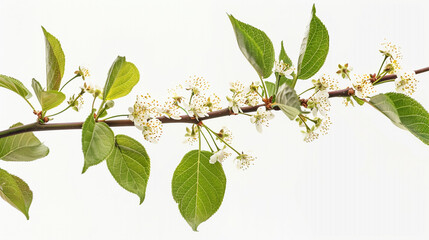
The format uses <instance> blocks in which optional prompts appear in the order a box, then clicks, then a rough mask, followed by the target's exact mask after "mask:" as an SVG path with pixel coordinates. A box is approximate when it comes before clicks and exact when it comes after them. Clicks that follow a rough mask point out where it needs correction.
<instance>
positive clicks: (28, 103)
mask: <svg viewBox="0 0 429 240" xmlns="http://www.w3.org/2000/svg"><path fill="white" fill-rule="evenodd" d="M24 100H25V101H26V102H27V103H28V105H30V107H31V108H32V109H33V111H36V109H34V107H33V105H32V104H31V103H30V101H28V99H26V98H24Z"/></svg>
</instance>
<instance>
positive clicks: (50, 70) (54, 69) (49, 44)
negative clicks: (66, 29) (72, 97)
mask: <svg viewBox="0 0 429 240" xmlns="http://www.w3.org/2000/svg"><path fill="white" fill-rule="evenodd" d="M42 30H43V34H44V35H45V45H46V47H45V51H46V86H47V90H58V89H60V86H61V79H62V78H63V75H64V68H65V64H66V59H65V56H64V52H63V49H62V48H61V44H60V41H58V39H57V38H55V37H54V36H52V34H50V33H49V32H47V31H46V29H45V28H44V27H42Z"/></svg>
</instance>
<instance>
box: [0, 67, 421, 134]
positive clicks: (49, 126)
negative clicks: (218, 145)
mask: <svg viewBox="0 0 429 240" xmlns="http://www.w3.org/2000/svg"><path fill="white" fill-rule="evenodd" d="M428 71H429V67H425V68H421V69H417V70H415V73H416V74H419V73H423V72H428ZM396 77H397V76H396V75H395V74H391V75H386V76H384V77H382V78H381V79H380V80H379V81H378V82H384V81H387V80H392V79H395V78H396ZM351 90H353V89H352V88H345V89H341V90H335V91H330V92H329V97H330V98H332V97H348V96H351V95H352V94H353V92H354V91H351ZM261 106H265V104H259V105H256V106H253V107H250V106H248V107H242V108H241V109H242V111H243V112H244V113H248V112H255V111H256V110H257V109H258V107H261ZM275 110H278V109H275ZM208 114H209V116H208V117H204V118H200V119H199V120H197V119H195V118H191V117H189V116H188V115H183V116H181V117H182V119H180V120H174V119H171V118H167V117H158V119H159V120H160V121H161V122H162V123H198V122H199V121H203V120H208V119H213V118H218V117H225V116H230V115H235V114H234V113H232V112H231V111H230V110H229V108H224V109H221V110H218V111H213V112H209V113H208ZM104 122H105V123H106V124H107V125H109V126H110V127H126V126H134V123H133V122H132V121H130V120H128V119H126V120H108V121H104ZM82 124H83V122H69V123H44V124H43V123H39V122H34V123H30V124H26V125H22V126H19V127H14V128H9V129H6V130H3V131H0V138H3V137H8V136H12V135H16V134H20V133H25V132H37V131H51V130H69V129H81V128H82Z"/></svg>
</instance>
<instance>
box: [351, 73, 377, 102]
mask: <svg viewBox="0 0 429 240" xmlns="http://www.w3.org/2000/svg"><path fill="white" fill-rule="evenodd" d="M352 84H353V88H354V89H355V95H356V97H358V98H366V97H371V96H372V95H374V94H375V93H376V91H375V88H374V85H373V84H372V82H371V80H370V76H369V75H367V74H363V75H356V74H355V75H354V78H353V81H352Z"/></svg>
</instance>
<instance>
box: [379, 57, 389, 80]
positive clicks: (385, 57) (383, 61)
mask: <svg viewBox="0 0 429 240" xmlns="http://www.w3.org/2000/svg"><path fill="white" fill-rule="evenodd" d="M387 58H388V57H387V56H384V60H383V62H382V63H381V66H380V69H378V73H377V78H378V77H379V76H380V72H381V68H382V67H383V65H384V63H385V62H386V59H387Z"/></svg>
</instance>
